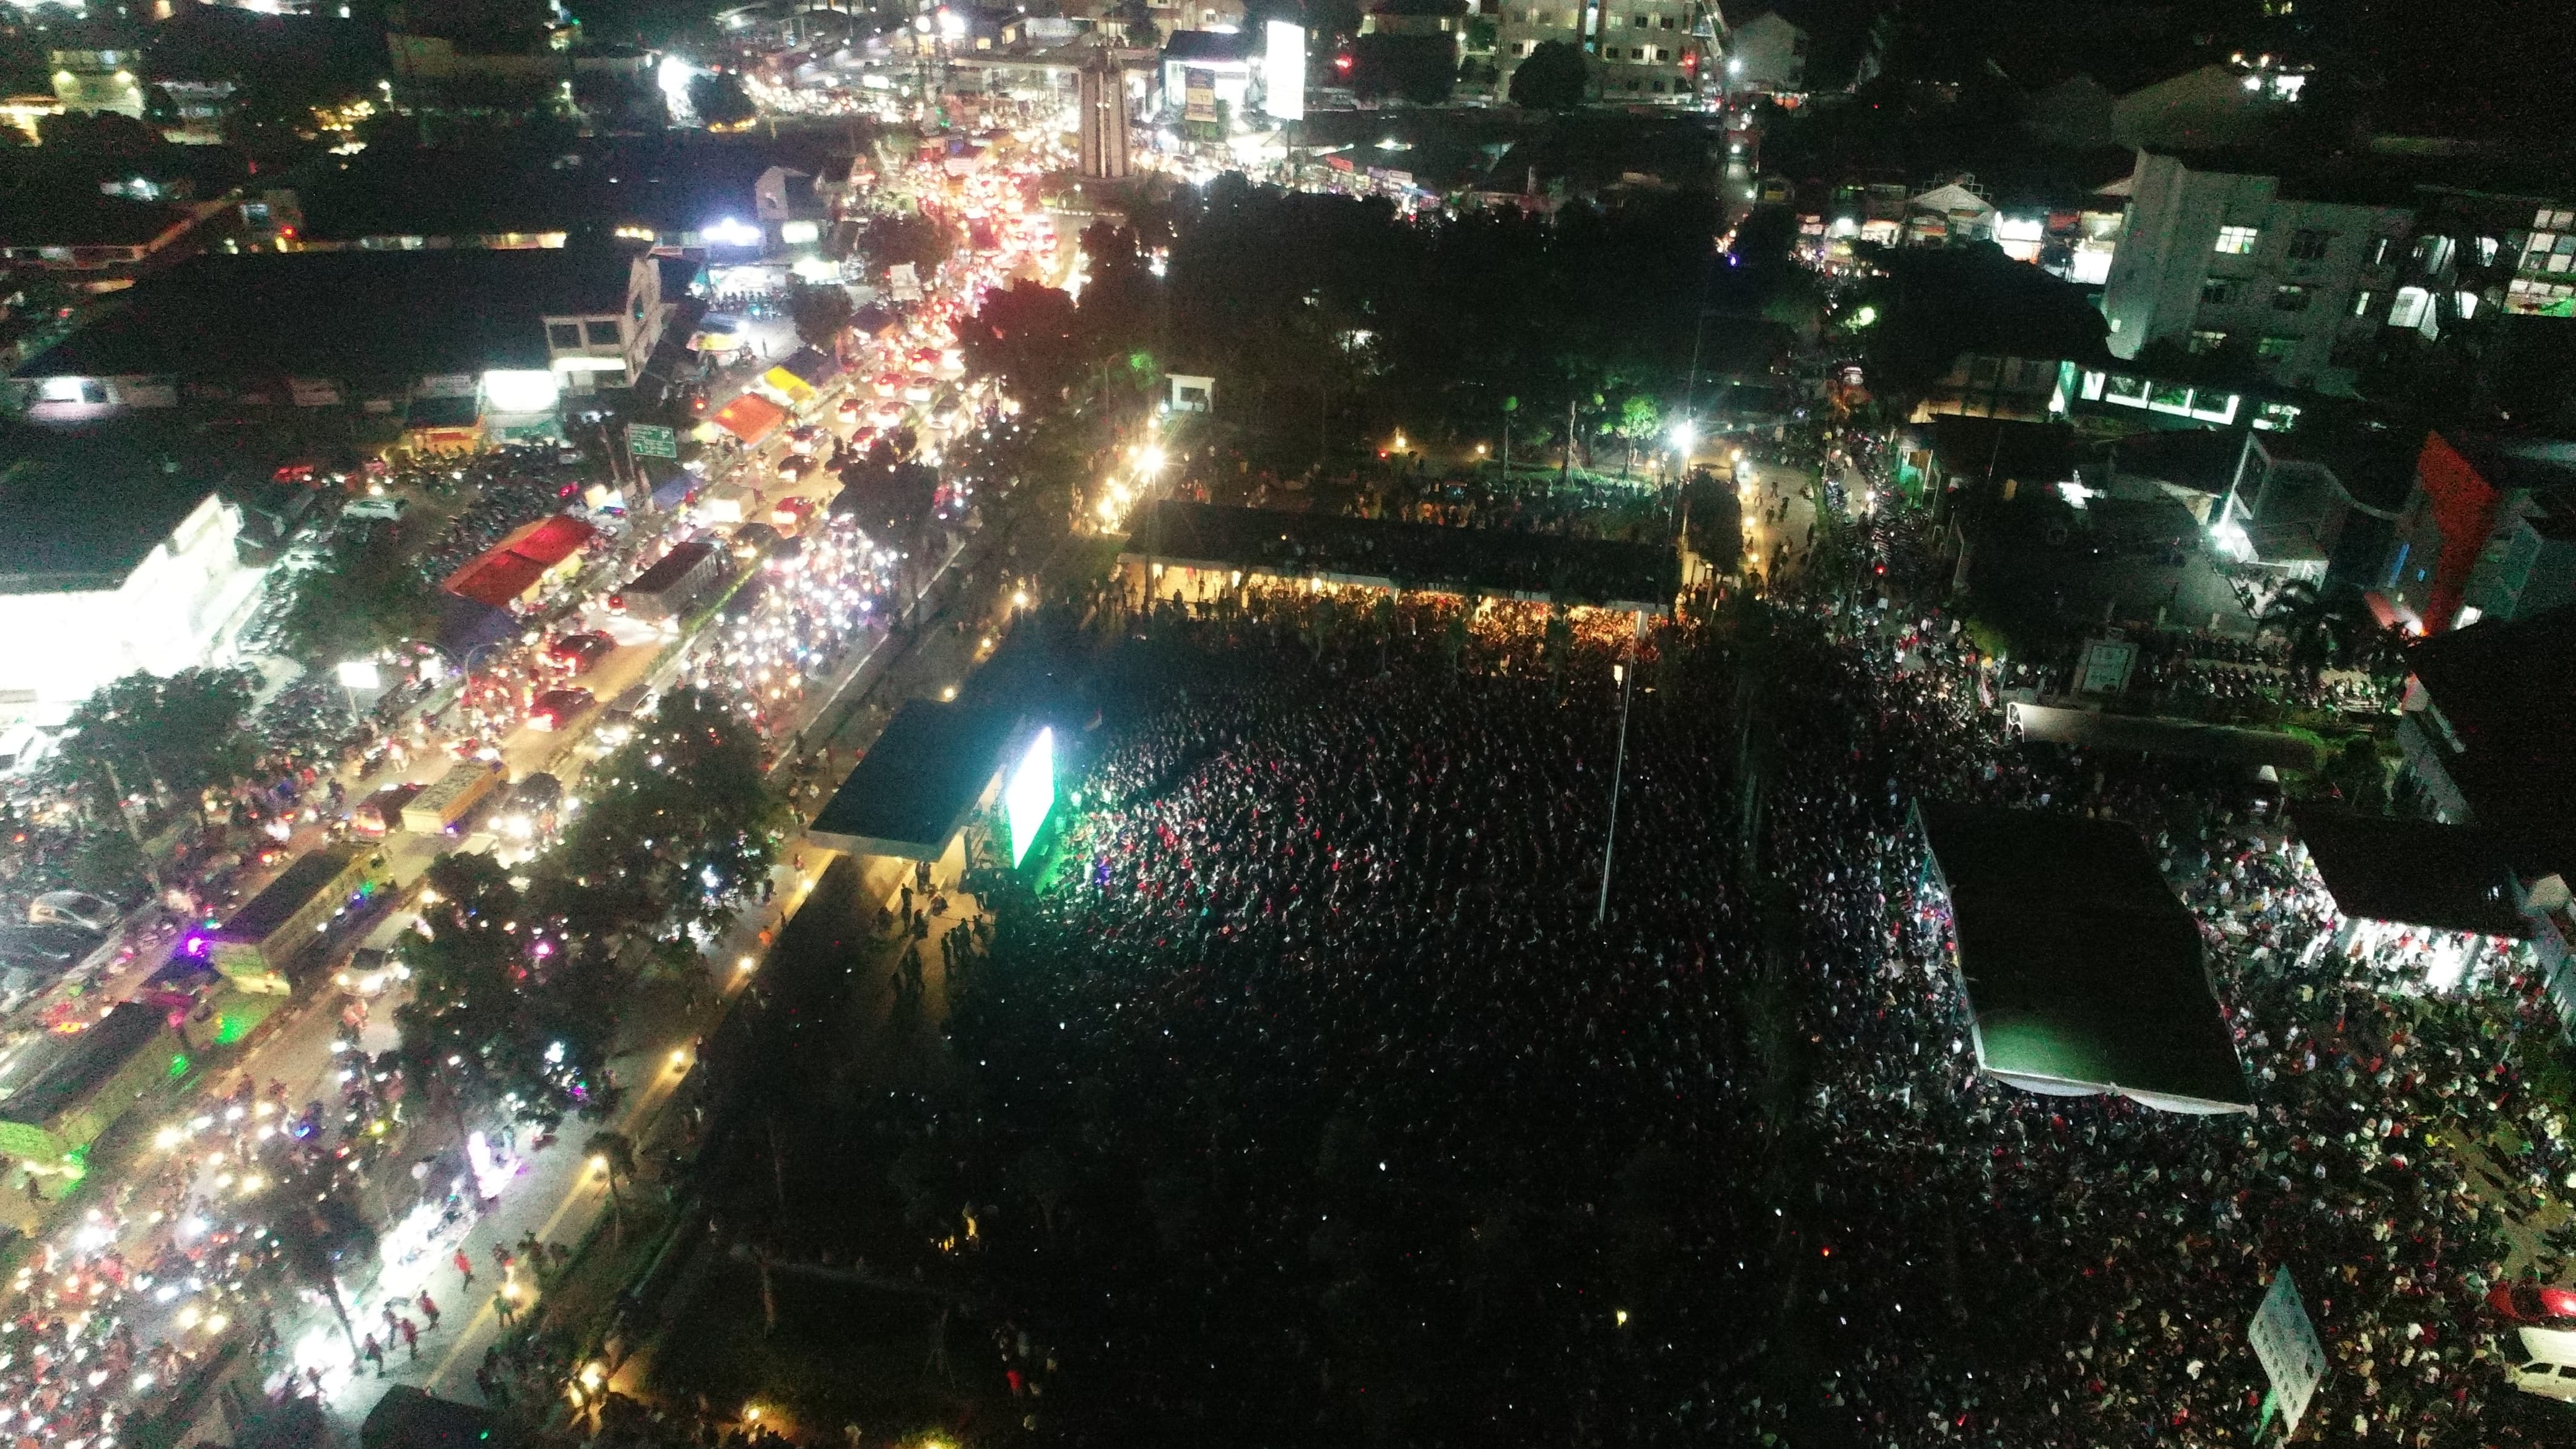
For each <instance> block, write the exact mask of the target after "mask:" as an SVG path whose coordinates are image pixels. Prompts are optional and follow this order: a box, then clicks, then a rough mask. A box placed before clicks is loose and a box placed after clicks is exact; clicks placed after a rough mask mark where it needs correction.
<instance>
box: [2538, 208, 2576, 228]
mask: <svg viewBox="0 0 2576 1449" xmlns="http://www.w3.org/2000/svg"><path fill="white" fill-rule="evenodd" d="M2531 224H2532V225H2533V226H2546V227H2553V228H2557V227H2570V226H2576V211H2535V212H2533V213H2532V214H2531Z"/></svg>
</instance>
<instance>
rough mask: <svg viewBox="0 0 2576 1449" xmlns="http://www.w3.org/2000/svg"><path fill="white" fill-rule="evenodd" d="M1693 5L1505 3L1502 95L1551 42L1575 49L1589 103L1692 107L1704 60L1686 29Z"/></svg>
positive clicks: (1684, 1) (1697, 6)
mask: <svg viewBox="0 0 2576 1449" xmlns="http://www.w3.org/2000/svg"><path fill="white" fill-rule="evenodd" d="M1702 10H1707V11H1709V12H1710V13H1711V14H1714V13H1715V7H1714V6H1711V5H1705V4H1701V3H1696V0H1504V3H1503V4H1502V5H1501V7H1500V8H1499V10H1498V12H1497V17H1496V18H1497V19H1498V21H1499V22H1500V23H1499V27H1498V28H1499V31H1500V41H1499V43H1498V45H1497V47H1496V50H1495V55H1494V63H1495V66H1496V68H1497V69H1498V70H1499V71H1500V72H1501V76H1502V81H1501V84H1502V88H1503V90H1504V92H1505V93H1506V94H1508V93H1509V91H1510V89H1511V82H1512V72H1513V71H1514V70H1515V69H1517V68H1519V66H1520V63H1521V62H1522V61H1524V60H1527V59H1529V57H1530V53H1531V52H1532V51H1535V50H1536V49H1538V47H1539V46H1541V45H1543V44H1545V43H1547V42H1548V41H1551V40H1562V41H1566V42H1568V43H1570V44H1572V45H1574V46H1575V47H1576V48H1578V49H1580V50H1581V51H1582V52H1583V55H1584V61H1585V64H1586V65H1587V67H1588V68H1589V69H1590V72H1591V82H1592V89H1593V93H1594V95H1595V97H1596V98H1598V99H1600V100H1602V101H1609V102H1645V103H1656V102H1660V103H1663V104H1667V105H1688V104H1691V103H1692V102H1693V101H1695V100H1696V99H1697V95H1698V85H1699V77H1700V74H1701V66H1702V63H1703V62H1704V61H1705V59H1706V56H1705V55H1704V54H1703V52H1702V41H1701V40H1700V39H1699V38H1697V37H1696V36H1695V35H1694V30H1693V26H1694V23H1695V21H1696V19H1697V17H1698V15H1699V13H1700V12H1701V11H1702Z"/></svg>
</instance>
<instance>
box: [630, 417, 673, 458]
mask: <svg viewBox="0 0 2576 1449" xmlns="http://www.w3.org/2000/svg"><path fill="white" fill-rule="evenodd" d="M626 451H628V452H630V453H633V454H635V455H636V456H637V457H639V458H672V459H677V458H678V457H679V456H680V433H679V430H678V429H677V428H665V427H660V426H657V425H655V424H652V423H628V424H627V425H626Z"/></svg>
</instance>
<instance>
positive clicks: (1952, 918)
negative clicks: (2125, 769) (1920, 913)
mask: <svg viewBox="0 0 2576 1449" xmlns="http://www.w3.org/2000/svg"><path fill="white" fill-rule="evenodd" d="M1914 819H1915V826H1916V828H1917V829H1918V830H1919V831H1921V833H1922V836H1923V841H1924V846H1925V849H1924V875H1925V879H1924V883H1923V884H1924V895H1925V897H1926V900H1927V903H1928V904H1931V905H1932V906H1933V907H1934V908H1935V909H1936V910H1938V911H1940V912H1943V913H1945V914H1946V915H1947V917H1948V920H1947V924H1948V926H1949V937H1950V942H1951V952H1952V968H1953V970H1954V971H1955V972H1956V973H1957V976H1958V980H1959V984H1960V988H1961V990H1962V992H1963V993H1964V994H1965V995H1966V996H1967V999H1968V1009H1969V1013H1970V1016H1971V1018H1972V1021H1971V1026H1970V1031H1969V1035H1970V1038H1971V1040H1972V1043H1973V1045H1974V1047H1975V1049H1976V1059H1977V1066H1978V1068H1979V1069H1980V1070H1982V1071H1984V1072H1985V1073H1986V1074H1987V1075H1989V1076H1991V1077H1994V1078H1995V1079H1996V1080H1998V1081H2001V1082H2005V1083H2008V1084H2009V1085H2012V1086H2015V1087H2019V1088H2021V1089H2023V1090H2024V1091H2030V1092H2038V1093H2041V1094H2043V1095H2047V1096H2062V1097H2079V1096H2100V1095H2118V1096H2124V1097H2128V1098H2131V1099H2133V1100H2135V1101H2137V1102H2139V1103H2142V1104H2144V1105H2146V1106H2150V1107H2155V1108H2159V1109H2161V1110H2164V1111H2168V1112H2183V1113H2192V1114H2211V1113H2221V1112H2251V1111H2253V1110H2254V1108H2253V1094H2252V1092H2251V1091H2250V1090H2249V1088H2248V1087H2247V1085H2246V1080H2245V1068H2244V1064H2243V1063H2242V1062H2241V1061H2240V1060H2239V1059H2238V1057H2237V1055H2236V1043H2235V1039H2234V1037H2233V1036H2232V1035H2231V1034H2230V1033H2229V1031H2228V1027H2227V1022H2226V1020H2225V1019H2224V1017H2223V1016H2222V1015H2221V1014H2220V1012H2219V1007H2218V996H2217V992H2216V991H2215V990H2214V989H2213V988H2212V987H2211V985H2210V980H2209V971H2208V966H2207V961H2206V954H2205V949H2204V947H2203V945H2202V940H2201V935H2200V923H2199V922H2198V921H2197V920H2195V919H2194V918H2193V916H2192V914H2191V912H2190V910H2189V909H2187V908H2186V907H2185V906H2184V905H2183V903H2182V901H2181V900H2180V899H2179V898H2177V897H2176V896H2175V895H2174V893H2173V890H2172V888H2171V887H2170V886H2168V885H2166V884H2165V881H2164V877H2163V876H2162V875H2160V874H2158V873H2157V870H2156V863H2155V859H2154V857H2153V856H2152V855H2150V854H2149V853H2148V851H2147V843H2146V841H2145V840H2143V839H2141V838H2140V837H2139V835H2138V832H2137V831H2136V830H2135V829H2133V828H2131V827H2129V826H2127V825H2123V824H2120V823H2119V822H2117V821H2111V820H2094V819H2090V818H2087V817H2085V816H2081V815H2059V814H2050V813H2045V812H2041V811H2035V810H2003V809H1996V808H1992V807H1985V806H1971V805H1951V804H1944V803H1941V802H1938V801H1931V800H1923V801H1918V802H1916V804H1915V807H1914Z"/></svg>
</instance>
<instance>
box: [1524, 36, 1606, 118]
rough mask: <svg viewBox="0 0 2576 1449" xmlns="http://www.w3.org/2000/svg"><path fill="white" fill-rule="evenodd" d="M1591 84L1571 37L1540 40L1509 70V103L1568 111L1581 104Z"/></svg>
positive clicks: (1537, 108) (1528, 107) (1535, 108)
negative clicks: (1510, 86) (1510, 81)
mask: <svg viewBox="0 0 2576 1449" xmlns="http://www.w3.org/2000/svg"><path fill="white" fill-rule="evenodd" d="M1589 84H1590V77H1589V76H1588V75H1586V73H1585V70H1584V64H1583V52H1582V51H1580V50H1577V49H1575V48H1574V44H1573V42H1571V41H1565V40H1548V41H1541V42H1540V43H1539V47H1538V48H1537V49H1536V50H1533V51H1531V52H1530V53H1529V58H1528V59H1526V60H1523V61H1522V62H1521V63H1520V67H1519V68H1518V69H1516V70H1514V71H1513V72H1512V91H1511V95H1512V104H1513V105H1516V106H1520V107H1522V108H1524V109H1527V110H1533V111H1570V110H1573V109H1574V108H1575V107H1576V106H1579V105H1582V104H1583V93H1584V91H1585V90H1586V89H1587V88H1588V86H1589Z"/></svg>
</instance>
